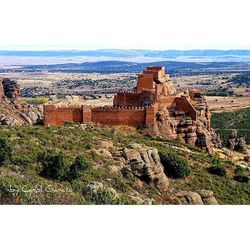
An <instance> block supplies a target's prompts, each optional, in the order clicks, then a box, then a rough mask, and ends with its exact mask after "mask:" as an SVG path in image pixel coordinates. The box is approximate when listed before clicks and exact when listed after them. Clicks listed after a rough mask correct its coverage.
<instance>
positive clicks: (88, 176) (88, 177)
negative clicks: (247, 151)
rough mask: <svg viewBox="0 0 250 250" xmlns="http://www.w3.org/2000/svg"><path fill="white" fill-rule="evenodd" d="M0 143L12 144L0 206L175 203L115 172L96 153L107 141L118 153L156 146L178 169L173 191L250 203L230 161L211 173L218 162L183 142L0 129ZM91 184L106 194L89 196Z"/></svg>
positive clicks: (0, 175)
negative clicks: (135, 197) (217, 172)
mask: <svg viewBox="0 0 250 250" xmlns="http://www.w3.org/2000/svg"><path fill="white" fill-rule="evenodd" d="M0 138H4V139H3V141H5V143H7V144H8V145H9V147H6V148H7V149H8V148H9V149H10V150H7V152H10V151H11V152H12V153H11V154H8V155H9V156H8V157H7V158H5V159H6V160H5V161H4V162H3V163H2V165H1V167H0V203H2V204H135V203H136V202H135V201H134V200H133V199H132V198H131V195H132V194H134V193H138V194H140V195H141V196H142V197H146V198H147V199H148V200H149V202H148V203H150V200H153V204H169V203H170V204H173V203H172V201H171V199H170V198H169V197H170V196H171V193H170V191H168V193H165V194H161V193H159V191H158V190H157V189H156V188H154V187H152V186H150V185H148V184H147V183H145V182H143V183H142V182H141V181H140V180H138V178H136V177H135V176H133V175H128V176H126V177H125V176H123V174H122V172H121V171H119V170H117V169H116V168H115V169H114V170H113V166H114V167H116V166H117V165H116V164H117V159H116V157H113V158H110V157H108V156H106V155H105V154H104V153H103V154H98V152H97V150H98V149H100V148H101V147H100V142H101V141H103V140H105V141H108V142H111V143H112V144H113V145H114V147H115V148H120V147H127V146H128V145H129V144H131V143H139V144H144V145H146V146H151V147H155V148H157V149H158V151H159V152H160V153H161V157H162V163H163V164H164V166H165V171H166V168H167V166H169V165H167V164H166V162H167V160H168V161H169V159H172V158H173V162H171V163H170V164H172V165H175V166H178V167H179V168H178V171H177V175H175V176H174V177H175V178H172V177H169V180H170V186H171V190H172V191H181V190H186V191H197V190H200V189H208V190H211V191H213V192H214V196H215V198H216V199H217V200H218V202H219V203H220V204H250V198H249V197H250V184H249V182H248V183H246V182H245V181H243V182H240V181H239V179H237V178H238V177H237V178H235V176H236V173H234V171H233V169H234V168H235V166H234V165H233V164H232V163H231V162H228V161H220V164H221V166H222V167H223V168H224V169H225V171H226V172H227V175H226V176H224V177H221V176H218V175H214V174H211V173H209V172H208V169H209V168H210V167H211V166H213V165H216V162H217V161H218V160H216V158H212V157H211V156H209V155H208V154H207V153H204V152H202V151H200V150H198V149H195V148H191V147H188V146H187V145H184V144H181V143H180V142H173V141H168V140H165V139H163V138H155V137H149V136H144V135H143V134H138V133H136V132H133V131H126V130H124V131H123V130H120V129H115V128H106V127H95V128H91V127H87V128H85V129H82V128H81V127H80V126H79V125H68V126H64V127H43V126H21V127H7V126H1V127H0ZM0 149H1V150H2V147H1V148H0ZM112 150H113V151H114V152H115V150H117V149H110V151H112ZM10 155H12V156H11V157H10ZM164 157H165V158H164ZM171 157H172V158H171ZM164 159H165V162H164ZM52 163H53V164H52ZM49 166H50V168H49ZM175 174H176V173H175ZM237 175H238V174H237ZM244 175H245V176H248V173H244ZM178 177H185V178H181V179H180V178H178ZM236 179H237V180H236ZM92 182H99V183H102V184H103V189H100V190H98V191H97V192H95V193H93V194H92V195H91V196H88V195H86V194H85V193H84V187H86V185H88V184H89V183H92ZM111 188H112V189H113V190H114V192H116V193H117V194H119V195H118V196H116V195H115V194H114V192H112V191H111ZM172 191H171V192H172Z"/></svg>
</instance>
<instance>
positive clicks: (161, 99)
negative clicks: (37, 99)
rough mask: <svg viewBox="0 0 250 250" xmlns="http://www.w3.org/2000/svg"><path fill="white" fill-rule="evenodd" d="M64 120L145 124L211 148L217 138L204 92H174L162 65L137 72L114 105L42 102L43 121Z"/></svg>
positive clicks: (157, 131)
mask: <svg viewBox="0 0 250 250" xmlns="http://www.w3.org/2000/svg"><path fill="white" fill-rule="evenodd" d="M66 122H77V123H95V124H98V123H99V124H103V125H108V126H131V127H135V128H143V127H146V128H148V129H149V130H150V131H151V132H152V133H153V134H155V135H161V136H164V137H166V138H169V139H173V140H175V139H178V140H182V141H184V142H186V143H188V144H191V145H194V146H198V147H200V148H202V149H205V150H207V151H208V152H211V150H212V145H213V143H214V144H216V138H215V135H214V133H213V131H212V130H211V127H210V112H209V110H208V107H207V104H206V102H205V100H204V96H203V93H202V92H200V91H197V90H185V91H184V92H182V93H177V92H176V89H175V88H174V86H173V84H172V83H171V81H170V78H169V75H168V74H166V73H165V68H164V67H161V66H157V67H156V66H150V67H147V68H146V69H145V70H143V73H141V74H139V75H138V81H137V85H136V87H135V89H133V90H132V91H125V92H124V91H122V92H118V93H117V94H116V95H115V96H114V99H113V106H105V107H90V106H87V105H82V106H79V107H71V106H64V105H62V104H61V103H54V104H49V105H45V106H44V125H45V126H59V125H64V124H65V123H66Z"/></svg>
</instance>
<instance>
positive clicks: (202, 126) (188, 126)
mask: <svg viewBox="0 0 250 250" xmlns="http://www.w3.org/2000/svg"><path fill="white" fill-rule="evenodd" d="M173 117H174V118H173ZM207 122H208V121H207V119H206V118H202V119H200V120H199V119H198V120H197V121H195V120H192V119H190V117H188V116H187V115H186V114H185V112H182V111H180V110H176V109H173V110H172V111H171V110H170V109H167V108H164V107H162V109H161V111H160V112H158V114H157V122H156V125H155V126H154V127H153V128H152V133H153V134H154V135H157V136H159V135H160V136H163V137H166V138H168V139H170V140H180V141H182V142H185V143H187V144H189V145H192V146H196V147H199V148H201V149H202V150H204V151H207V152H208V153H211V154H212V153H213V147H221V140H220V138H219V136H218V135H217V134H216V133H215V131H214V130H209V127H208V124H207Z"/></svg>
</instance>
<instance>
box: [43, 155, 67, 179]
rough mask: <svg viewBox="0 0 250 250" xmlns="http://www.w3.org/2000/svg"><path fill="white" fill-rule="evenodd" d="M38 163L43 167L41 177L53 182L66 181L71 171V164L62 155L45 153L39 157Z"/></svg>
mask: <svg viewBox="0 0 250 250" xmlns="http://www.w3.org/2000/svg"><path fill="white" fill-rule="evenodd" d="M38 161H40V162H41V163H42V166H43V170H42V171H41V173H40V175H41V176H43V177H46V178H49V179H53V180H65V178H66V176H67V174H68V171H69V164H68V162H67V161H66V160H65V158H64V155H63V154H62V153H54V152H47V153H43V154H40V155H39V156H38Z"/></svg>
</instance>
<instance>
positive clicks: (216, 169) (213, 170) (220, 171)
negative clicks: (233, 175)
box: [208, 165, 227, 177]
mask: <svg viewBox="0 0 250 250" xmlns="http://www.w3.org/2000/svg"><path fill="white" fill-rule="evenodd" d="M208 172H209V173H210V174H215V175H218V176H221V177H222V176H226V175H227V172H226V170H225V168H224V167H223V166H221V165H214V166H212V167H210V168H209V169H208Z"/></svg>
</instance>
